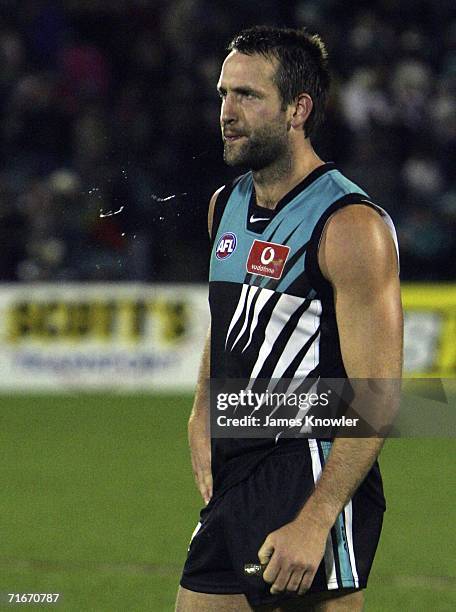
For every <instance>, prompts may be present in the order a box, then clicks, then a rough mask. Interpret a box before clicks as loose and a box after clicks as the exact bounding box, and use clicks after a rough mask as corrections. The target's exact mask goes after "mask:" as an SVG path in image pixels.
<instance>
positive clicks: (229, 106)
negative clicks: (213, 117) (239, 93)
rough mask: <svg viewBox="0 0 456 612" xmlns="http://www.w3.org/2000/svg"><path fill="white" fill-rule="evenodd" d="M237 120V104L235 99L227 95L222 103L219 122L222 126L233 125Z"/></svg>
mask: <svg viewBox="0 0 456 612" xmlns="http://www.w3.org/2000/svg"><path fill="white" fill-rule="evenodd" d="M237 118H238V112H237V104H236V101H235V97H234V96H232V95H230V94H227V95H226V96H225V98H224V100H223V103H222V109H221V112H220V120H221V123H222V125H225V124H227V123H233V122H234V121H236V119H237Z"/></svg>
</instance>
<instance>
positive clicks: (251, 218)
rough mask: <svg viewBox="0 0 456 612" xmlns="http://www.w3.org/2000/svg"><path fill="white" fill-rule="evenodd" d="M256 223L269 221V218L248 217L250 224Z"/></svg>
mask: <svg viewBox="0 0 456 612" xmlns="http://www.w3.org/2000/svg"><path fill="white" fill-rule="evenodd" d="M257 221H270V219H269V217H254V216H253V215H250V223H256V222H257Z"/></svg>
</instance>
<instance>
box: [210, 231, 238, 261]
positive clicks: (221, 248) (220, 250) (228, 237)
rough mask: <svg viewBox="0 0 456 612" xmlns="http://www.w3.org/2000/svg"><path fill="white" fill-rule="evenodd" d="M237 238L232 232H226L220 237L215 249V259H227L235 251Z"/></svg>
mask: <svg viewBox="0 0 456 612" xmlns="http://www.w3.org/2000/svg"><path fill="white" fill-rule="evenodd" d="M236 245H237V238H236V234H233V233H232V232H226V233H225V234H223V236H221V238H220V240H219V241H218V243H217V247H216V249H215V256H216V257H217V259H227V258H228V257H230V255H232V254H233V253H234V251H235V250H236Z"/></svg>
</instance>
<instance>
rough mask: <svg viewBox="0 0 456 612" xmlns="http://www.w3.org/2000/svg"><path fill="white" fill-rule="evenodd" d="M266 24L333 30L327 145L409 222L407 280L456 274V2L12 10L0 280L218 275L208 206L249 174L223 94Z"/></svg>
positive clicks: (53, 4) (1, 44)
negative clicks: (246, 32)
mask: <svg viewBox="0 0 456 612" xmlns="http://www.w3.org/2000/svg"><path fill="white" fill-rule="evenodd" d="M258 21H260V22H262V23H266V24H287V25H292V26H303V25H305V26H307V27H308V28H309V30H310V31H317V32H319V33H320V34H321V35H322V37H323V39H324V40H325V41H326V44H327V46H328V49H329V53H330V60H331V66H332V72H333V89H332V96H331V101H330V104H329V110H328V119H327V123H326V126H325V128H324V130H323V131H322V134H321V136H320V138H319V139H317V140H316V142H315V145H316V148H317V151H318V152H319V154H320V155H321V156H322V157H323V158H324V159H326V160H328V161H330V160H331V161H335V162H336V163H337V164H338V165H339V166H340V168H341V169H342V170H343V171H344V172H345V173H346V174H347V175H348V176H349V177H350V178H352V179H353V180H354V181H355V182H357V181H359V182H360V184H361V186H363V187H364V188H365V189H366V190H367V191H368V193H369V194H370V195H371V197H372V198H373V199H374V200H375V201H376V202H378V203H379V204H380V205H382V206H384V207H385V208H386V209H387V210H388V211H389V212H390V214H391V215H392V216H393V218H394V220H395V222H396V225H397V228H398V232H399V240H400V245H401V258H402V278H403V280H409V279H410V280H452V279H454V277H455V272H456V269H455V261H456V251H455V248H456V247H455V243H456V241H455V234H456V232H455V229H456V185H455V178H454V167H455V157H456V113H455V105H456V98H455V96H456V21H455V19H454V3H453V2H451V0H439V1H438V2H432V1H429V0H401V1H400V2H398V1H394V0H376V1H375V2H372V1H363V0H354V1H353V2H350V3H349V6H348V5H347V3H344V2H341V1H340V0H319V1H312V0H311V1H290V2H286V3H279V2H276V1H274V0H264V1H263V2H262V3H261V16H259V15H258V3H257V2H254V1H251V0H242V2H241V1H237V0H232V1H230V2H224V1H223V2H222V1H217V0H215V1H212V2H208V1H207V0H167V1H166V2H165V1H162V0H155V1H147V0H129V1H127V0H110V1H108V0H105V1H104V0H90V1H89V0H87V1H84V0H61V1H59V2H57V1H48V0H21V1H17V0H1V2H0V150H1V164H0V241H1V243H2V245H3V249H2V252H3V256H2V258H1V261H0V280H2V281H36V280H41V281H43V280H53V281H55V280H59V281H66V280H71V281H74V280H78V281H81V280H83V281H85V280H140V281H166V282H169V281H205V280H206V277H207V254H208V243H207V238H206V221H205V218H206V210H207V203H208V200H209V198H210V196H211V194H212V192H213V191H214V190H215V189H216V188H217V187H219V186H220V185H221V184H223V183H224V182H225V181H226V180H228V179H229V178H230V177H231V176H233V171H232V170H230V169H228V168H226V167H225V166H224V164H223V160H222V148H221V141H220V134H219V126H218V112H219V99H218V96H217V93H216V89H215V86H216V82H217V79H218V75H219V71H220V65H221V61H222V60H223V58H224V56H225V48H226V45H227V43H228V42H229V40H230V39H231V37H232V36H233V35H234V34H235V33H236V32H237V31H238V30H239V29H241V28H243V27H246V26H249V25H252V24H253V23H256V22H258ZM237 172H239V170H238V171H237ZM234 173H236V170H235V171H234ZM171 196H174V197H171ZM121 208H122V210H121V212H119V213H118V214H117V215H113V216H109V217H101V218H100V212H102V213H103V212H104V213H106V212H108V213H109V212H110V211H111V212H115V211H117V210H119V209H121ZM189 251H191V253H192V260H193V265H192V266H187V265H183V263H184V262H185V261H186V255H187V254H188V252H189Z"/></svg>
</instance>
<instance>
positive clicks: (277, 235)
mask: <svg viewBox="0 0 456 612" xmlns="http://www.w3.org/2000/svg"><path fill="white" fill-rule="evenodd" d="M350 204H365V205H366V206H370V207H372V208H374V209H375V210H377V211H378V213H379V214H380V215H381V217H382V218H383V219H384V221H385V223H386V224H387V225H388V227H389V228H390V230H391V233H392V235H393V237H394V240H396V236H395V232H394V227H393V224H392V221H391V219H390V217H389V216H388V214H387V213H386V212H385V211H384V210H383V209H381V208H380V207H378V206H376V205H375V204H373V203H372V202H371V201H370V200H369V197H368V195H367V194H366V193H365V192H364V191H363V190H362V189H360V188H359V187H358V186H357V185H355V184H354V183H352V182H351V181H350V180H348V179H347V178H346V177H344V176H343V175H342V174H341V173H340V172H339V171H338V170H337V168H336V167H335V166H334V164H329V163H328V164H324V165H322V166H320V167H319V168H317V169H316V170H314V171H313V172H312V173H311V174H310V175H309V176H307V177H306V178H305V179H304V180H303V181H302V182H301V183H300V184H299V185H297V186H296V187H295V188H294V189H293V190H292V191H291V192H290V193H288V194H287V195H286V196H285V198H283V200H281V201H280V202H279V203H278V205H277V207H276V208H275V209H274V210H273V211H272V210H268V209H265V208H262V207H259V206H257V205H256V203H255V192H254V185H253V178H252V173H251V172H249V173H247V174H245V175H243V176H241V177H240V178H238V179H237V180H236V181H235V182H234V184H233V185H230V186H225V188H224V189H223V190H222V191H221V192H220V194H219V196H218V199H217V203H216V207H215V211H214V222H213V230H212V236H213V247H212V254H211V262H210V279H209V280H210V290H209V300H210V308H211V319H212V325H211V378H217V379H223V380H226V379H228V378H235V379H257V378H262V379H266V378H267V379H269V378H273V379H282V378H287V379H294V378H296V379H300V380H303V379H306V378H309V379H310V378H319V377H321V378H339V377H345V376H346V372H345V368H344V364H343V361H342V356H341V350H340V345H339V335H338V330H337V323H336V317H335V309H334V301H333V291H332V287H331V285H330V284H329V283H328V281H327V280H326V279H325V278H324V277H323V275H322V273H321V271H320V269H319V266H318V246H319V241H320V239H321V235H322V232H323V229H324V226H325V224H326V222H327V220H328V219H329V217H330V216H331V215H332V214H333V213H334V212H335V211H337V210H339V209H340V208H342V207H345V206H348V205H350ZM287 444H294V445H297V444H300V445H308V441H307V440H302V439H300V440H289V439H286V440H282V441H280V445H287ZM277 446H278V444H277V443H276V442H275V441H274V440H266V439H256V440H250V439H240V440H231V439H214V440H213V442H212V453H213V456H212V462H213V472H214V478H215V482H216V483H218V482H220V483H221V482H222V481H223V482H224V483H225V482H232V481H233V478H235V476H234V474H236V473H237V474H239V475H241V474H242V473H244V472H248V470H249V469H250V468H251V466H252V465H254V464H256V463H257V461H258V460H259V459H261V457H263V456H264V454H268V453H270V452H274V450H275V449H276V448H277Z"/></svg>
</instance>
